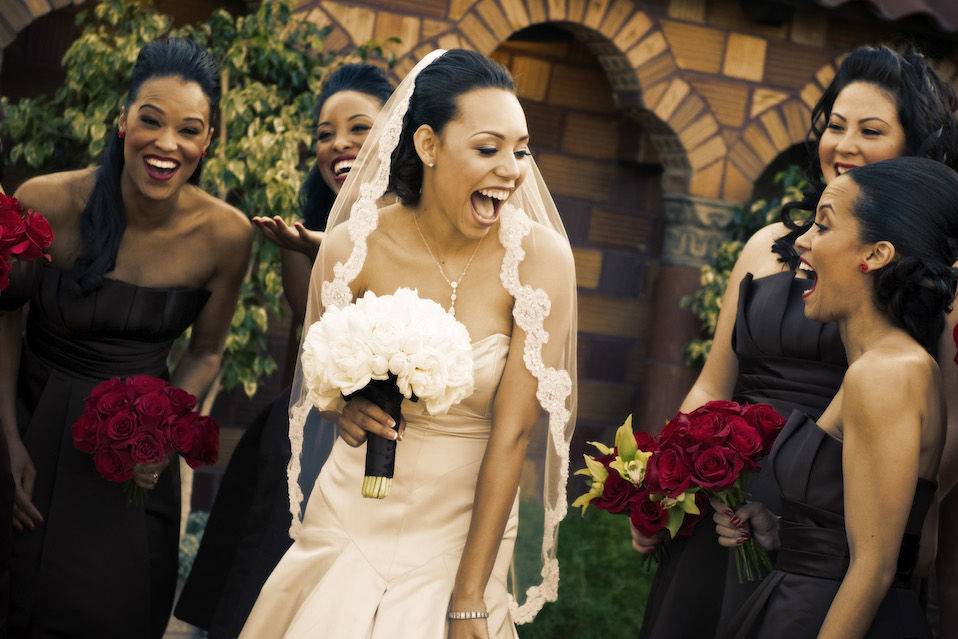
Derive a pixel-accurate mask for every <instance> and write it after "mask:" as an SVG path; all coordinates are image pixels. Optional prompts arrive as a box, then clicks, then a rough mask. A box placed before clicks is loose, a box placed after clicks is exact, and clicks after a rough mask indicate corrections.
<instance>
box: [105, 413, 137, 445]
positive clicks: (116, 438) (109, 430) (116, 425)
mask: <svg viewBox="0 0 958 639" xmlns="http://www.w3.org/2000/svg"><path fill="white" fill-rule="evenodd" d="M136 427H137V421H136V415H135V414H133V413H132V412H130V411H127V410H124V411H121V412H119V413H116V414H115V415H111V416H110V417H109V418H108V419H107V421H106V436H107V437H109V438H110V440H112V441H113V442H114V444H113V445H114V446H116V445H117V444H126V443H128V442H129V440H130V438H131V437H132V436H133V433H135V432H136Z"/></svg>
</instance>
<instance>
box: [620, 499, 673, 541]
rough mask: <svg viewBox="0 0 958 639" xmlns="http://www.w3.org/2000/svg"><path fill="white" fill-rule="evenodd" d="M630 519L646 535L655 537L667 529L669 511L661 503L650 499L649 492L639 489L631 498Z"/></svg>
mask: <svg viewBox="0 0 958 639" xmlns="http://www.w3.org/2000/svg"><path fill="white" fill-rule="evenodd" d="M629 506H630V510H629V519H631V520H632V525H633V526H635V528H636V530H638V531H639V533H641V534H642V535H645V536H646V537H654V536H656V535H658V534H659V533H660V532H661V531H662V530H664V529H665V525H666V524H667V523H668V521H669V513H668V511H667V510H666V509H664V508H662V506H660V505H659V504H657V503H656V502H654V501H652V500H651V499H649V493H648V492H647V491H644V490H640V491H637V492H636V493H635V494H634V495H633V496H632V499H631V500H630V504H629Z"/></svg>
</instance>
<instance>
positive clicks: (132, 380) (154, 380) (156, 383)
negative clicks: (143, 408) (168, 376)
mask: <svg viewBox="0 0 958 639" xmlns="http://www.w3.org/2000/svg"><path fill="white" fill-rule="evenodd" d="M126 385H127V386H129V387H130V388H132V389H133V390H135V391H136V392H137V394H139V395H143V394H146V393H151V392H153V391H161V390H164V389H165V388H166V387H167V386H169V384H168V383H167V382H166V381H165V380H162V379H160V378H159V377H153V376H152V375H133V376H132V377H128V378H127V379H126Z"/></svg>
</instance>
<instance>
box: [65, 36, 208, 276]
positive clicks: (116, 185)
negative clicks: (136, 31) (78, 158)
mask: <svg viewBox="0 0 958 639" xmlns="http://www.w3.org/2000/svg"><path fill="white" fill-rule="evenodd" d="M168 77H175V78H182V79H183V80H185V81H187V82H195V83H197V84H198V85H199V86H200V88H201V89H202V90H203V93H204V94H206V97H207V98H209V102H210V126H211V127H214V126H215V125H216V118H217V115H218V114H219V100H220V76H219V71H218V69H217V66H216V61H215V60H214V59H213V56H212V55H210V53H209V52H208V51H207V50H206V49H204V48H203V47H201V46H200V45H198V44H196V43H195V42H193V41H192V40H189V39H186V38H168V39H164V40H156V41H154V42H150V43H149V44H146V45H144V46H143V48H142V49H140V53H139V55H137V57H136V63H135V64H134V65H133V73H132V75H131V77H130V88H129V92H128V93H127V97H126V108H127V110H128V111H129V108H130V105H132V104H133V102H135V101H136V98H137V96H138V95H139V92H140V87H141V86H142V85H143V83H144V82H146V81H147V80H151V79H153V78H168ZM118 132H119V131H118V129H114V130H112V131H111V132H109V133H108V134H107V136H108V137H107V141H106V147H105V148H104V151H103V156H102V157H101V158H100V165H99V166H98V167H97V170H96V182H95V183H94V185H93V190H92V191H91V193H90V197H89V199H88V200H87V202H86V206H85V207H84V209H83V215H82V216H81V218H80V242H81V252H80V255H79V256H78V257H77V259H76V262H74V265H73V268H72V270H71V276H72V279H73V280H74V281H75V282H76V284H77V286H78V287H79V289H80V291H81V292H83V293H86V292H89V291H92V290H94V289H96V288H98V287H99V286H100V285H101V284H102V282H103V276H104V275H106V274H107V273H109V272H110V271H112V270H113V269H114V267H115V266H116V254H117V251H118V250H119V248H120V241H121V240H122V239H123V232H124V231H125V230H126V213H125V212H124V210H123V196H122V194H121V192H120V176H121V175H122V174H123V140H122V139H121V138H120V137H119V135H118ZM202 170H203V160H200V162H199V164H198V165H197V167H196V170H195V171H194V172H193V175H191V176H190V179H189V181H190V183H191V184H198V183H199V181H200V175H201V173H202Z"/></svg>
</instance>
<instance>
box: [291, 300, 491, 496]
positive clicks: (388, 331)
mask: <svg viewBox="0 0 958 639" xmlns="http://www.w3.org/2000/svg"><path fill="white" fill-rule="evenodd" d="M302 367H303V383H304V385H305V386H306V391H307V394H308V395H307V397H308V398H309V401H310V402H311V403H312V404H313V405H314V406H316V408H318V409H319V410H331V409H337V408H340V407H341V406H342V405H343V403H344V401H345V400H348V399H352V398H353V397H364V398H366V399H368V400H369V401H371V402H373V403H374V404H376V405H377V406H379V407H380V408H382V409H383V410H384V411H385V412H386V413H388V414H389V416H390V417H392V418H393V420H395V422H396V428H397V429H398V428H399V424H400V422H402V412H401V407H402V401H403V399H409V400H412V401H422V402H423V404H424V405H425V408H426V411H427V412H429V413H430V414H431V415H441V414H443V413H445V412H447V411H448V410H449V408H450V407H452V406H453V405H454V404H458V403H459V402H461V401H462V400H464V399H465V398H467V397H469V396H470V395H472V391H473V360H472V343H471V342H470V340H469V333H468V331H467V330H466V327H465V326H463V325H462V324H461V323H460V322H459V321H457V320H456V318H455V317H453V316H452V315H450V314H448V313H447V312H446V311H445V310H443V308H442V307H441V306H440V305H439V304H437V303H436V302H434V301H432V300H427V299H423V298H421V297H419V294H418V292H417V291H415V290H412V289H408V288H401V289H399V290H397V291H396V292H395V293H394V294H392V295H379V296H377V295H376V294H375V293H372V292H368V291H367V292H366V294H365V295H364V296H363V297H361V298H359V299H358V300H356V301H355V302H354V303H352V304H350V305H348V306H345V307H343V308H337V307H330V308H327V309H326V311H325V313H323V316H322V317H321V318H320V320H319V321H318V322H316V323H314V324H313V325H312V326H310V327H309V330H308V331H307V332H306V337H305V339H304V340H303V354H302ZM395 459H396V442H395V441H391V440H388V439H385V438H382V437H379V436H377V435H373V434H370V435H369V438H368V440H367V442H366V472H365V478H364V479H363V490H362V492H363V496H364V497H374V498H377V499H382V498H383V497H385V496H386V495H388V494H389V484H390V481H391V479H392V477H393V470H394V466H395Z"/></svg>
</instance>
